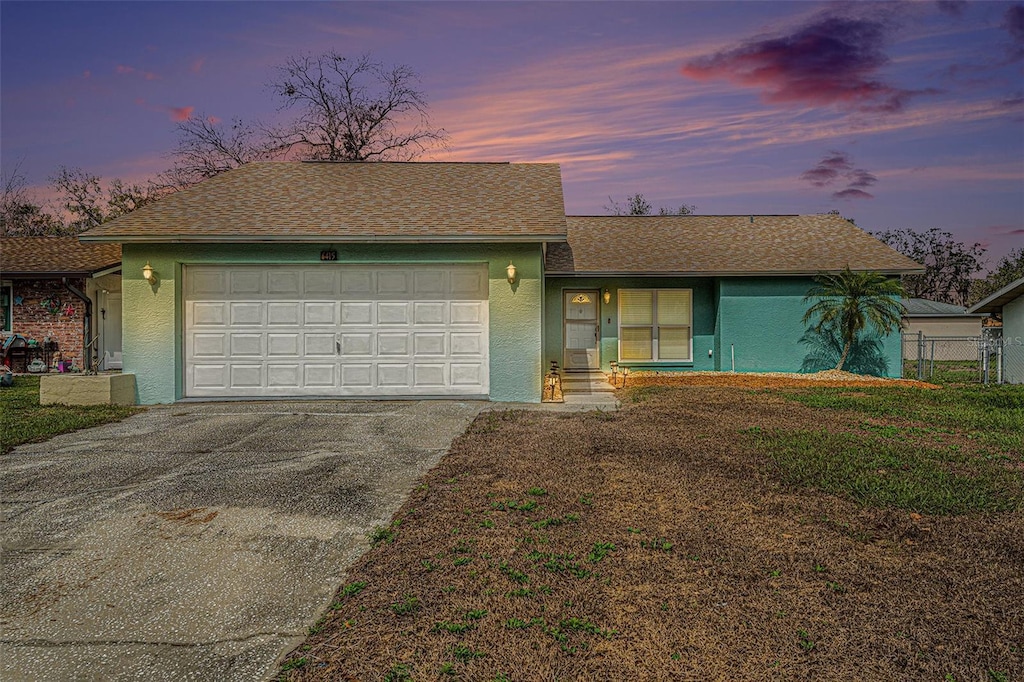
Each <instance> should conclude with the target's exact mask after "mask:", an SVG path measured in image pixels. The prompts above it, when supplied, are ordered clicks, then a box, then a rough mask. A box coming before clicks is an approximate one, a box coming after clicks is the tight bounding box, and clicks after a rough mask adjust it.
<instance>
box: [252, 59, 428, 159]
mask: <svg viewBox="0 0 1024 682" xmlns="http://www.w3.org/2000/svg"><path fill="white" fill-rule="evenodd" d="M418 83H419V76H418V75H417V74H416V72H415V71H413V70H412V69H411V68H410V67H408V66H393V67H388V66H385V65H383V64H381V63H379V62H376V61H373V60H372V59H371V57H370V55H368V54H367V55H362V56H360V57H356V58H354V59H350V58H348V57H344V56H342V55H340V54H338V53H337V52H335V51H330V52H327V53H325V54H320V55H311V56H301V57H292V58H290V59H288V60H287V61H286V62H285V63H284V65H283V66H281V67H280V68H279V69H278V77H277V79H276V80H274V81H273V82H271V83H270V84H269V87H270V89H271V90H272V91H273V92H274V94H275V95H277V96H278V97H279V98H281V99H282V100H283V104H282V105H281V108H282V109H285V110H296V111H297V112H298V116H297V117H296V118H295V119H294V120H293V121H291V122H289V123H286V124H284V125H282V126H281V127H280V128H278V129H276V130H272V131H268V132H269V133H270V137H271V139H272V140H273V141H274V142H275V143H276V144H275V146H276V147H278V148H282V149H288V150H289V151H291V152H293V153H295V154H297V155H298V156H300V157H301V158H309V159H320V160H329V161H389V160H390V161H407V160H410V159H413V158H415V157H417V156H418V155H419V154H421V153H423V152H424V151H426V150H427V149H428V148H430V147H434V146H437V145H442V146H443V145H444V144H445V142H446V141H447V139H448V136H447V133H445V131H444V130H443V129H439V128H432V127H431V126H430V119H429V116H428V114H427V102H426V98H425V97H424V95H423V93H422V92H421V91H420V90H418V89H417V85H418Z"/></svg>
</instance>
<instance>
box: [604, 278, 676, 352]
mask: <svg viewBox="0 0 1024 682" xmlns="http://www.w3.org/2000/svg"><path fill="white" fill-rule="evenodd" d="M692 301H693V291H692V290H691V289H620V290H619V360H620V361H621V362H669V361H677V362H678V361H690V360H692V359H693V336H692V334H691V327H692V325H693V306H692Z"/></svg>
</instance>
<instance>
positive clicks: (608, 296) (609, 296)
mask: <svg viewBox="0 0 1024 682" xmlns="http://www.w3.org/2000/svg"><path fill="white" fill-rule="evenodd" d="M601 298H603V299H604V304H605V305H608V304H609V303H611V302H612V292H610V291H608V289H607V288H606V289H605V290H604V294H602V295H601Z"/></svg>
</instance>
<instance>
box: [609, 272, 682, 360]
mask: <svg viewBox="0 0 1024 682" xmlns="http://www.w3.org/2000/svg"><path fill="white" fill-rule="evenodd" d="M623 292H650V293H651V315H650V319H651V323H650V324H623V323H622V299H623V296H622V293H623ZM661 292H672V293H678V292H686V293H687V295H688V297H689V305H688V308H689V311H688V312H689V317H688V319H687V321H686V324H660V322H659V320H658V294H659V293H661ZM616 298H617V299H618V302H617V303H618V305H617V313H618V319H617V320H616V322H617V326H618V361H619V363H635V364H662V365H665V364H673V363H675V364H678V363H692V362H693V289H691V288H687V287H679V288H661V289H653V288H628V289H626V288H622V289H619V290H618V296H617V297H616ZM662 328H664V329H685V330H687V336H688V337H689V342H690V347H689V353H688V356H687V357H686V358H661V357H659V356H660V354H661V344H660V340H661V329H662ZM623 329H650V330H651V357H650V358H648V359H628V360H627V359H623V357H622V330H623Z"/></svg>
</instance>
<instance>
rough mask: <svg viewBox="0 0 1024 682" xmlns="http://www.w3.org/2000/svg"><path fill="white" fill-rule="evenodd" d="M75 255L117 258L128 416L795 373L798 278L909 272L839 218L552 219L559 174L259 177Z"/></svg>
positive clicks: (357, 170) (150, 210) (404, 168)
mask: <svg viewBox="0 0 1024 682" xmlns="http://www.w3.org/2000/svg"><path fill="white" fill-rule="evenodd" d="M82 239H83V241H87V242H90V243H93V242H115V243H121V244H122V245H123V255H124V260H123V263H124V274H125V277H124V368H125V371H131V372H134V373H135V374H136V375H137V377H136V381H137V386H138V391H139V400H140V402H142V403H165V402H171V401H174V400H178V399H182V398H217V397H269V396H396V397H397V396H461V397H467V398H477V397H478V398H489V399H490V400H494V401H527V402H537V401H539V400H540V397H541V383H542V375H543V373H544V372H545V371H546V370H547V366H548V362H549V361H551V360H557V361H558V362H559V363H560V364H561V365H562V366H563V367H566V368H569V369H586V368H602V369H607V368H608V367H609V363H610V362H612V361H615V362H618V363H619V364H620V365H623V366H630V367H634V368H646V369H663V370H690V369H696V370H701V369H705V370H728V369H731V368H732V366H733V358H735V368H736V370H737V371H757V370H787V371H798V370H799V369H800V367H801V362H802V360H803V358H804V356H805V354H806V350H805V349H804V348H802V347H801V345H800V344H799V343H798V342H799V340H800V338H801V336H802V335H803V334H804V331H805V329H804V325H802V324H801V317H802V316H803V313H804V311H805V310H806V308H807V304H805V303H804V302H803V301H802V299H803V297H804V295H805V294H806V293H807V290H808V289H809V287H810V286H811V284H812V280H811V278H812V277H813V275H814V274H816V273H817V272H819V271H822V270H839V269H842V268H844V267H846V266H847V265H849V266H850V267H851V268H853V269H857V270H877V271H881V272H884V273H887V274H891V275H893V276H897V275H900V274H903V273H909V272H920V271H921V270H922V269H921V268H920V266H918V265H917V264H916V263H914V262H913V261H911V260H909V259H907V258H905V257H904V256H902V255H900V254H898V253H896V252H895V251H893V250H892V249H890V248H889V247H887V246H885V245H884V244H882V243H881V242H879V241H877V240H876V239H874V238H872V237H871V236H869V235H868V234H866V233H865V232H863V231H862V230H860V229H859V228H857V227H856V226H854V225H852V224H851V223H849V222H848V221H846V220H843V219H842V218H839V217H837V216H827V215H816V216H676V217H612V216H608V217H568V218H567V217H566V216H565V209H564V203H563V198H562V183H561V175H560V171H559V168H558V166H557V165H555V164H507V163H327V162H305V163H255V164H249V165H246V166H243V167H241V168H239V169H237V170H233V171H230V172H227V173H224V174H221V175H219V176H216V177H214V178H211V179H209V180H207V181H205V182H202V183H200V184H199V185H197V186H195V187H192V188H190V189H187V190H184V191H181V192H177V193H175V194H172V195H170V196H168V197H166V198H164V199H162V200H161V201H159V202H156V203H154V204H151V205H149V206H145V207H143V208H141V209H139V210H137V211H135V212H133V213H131V214H128V215H127V216H124V217H122V218H119V219H117V220H114V221H111V222H109V223H106V224H104V225H101V226H99V227H96V228H93V229H92V230H90V231H89V232H87V233H85V234H83V235H82ZM146 265H148V266H149V267H150V269H151V271H152V278H151V279H152V282H150V281H147V279H145V278H144V276H143V269H144V266H146ZM147 272H149V271H147ZM899 346H900V344H899V335H898V334H896V335H893V336H891V337H890V338H888V339H885V340H884V344H883V348H884V354H885V361H886V362H885V364H886V365H887V367H888V374H889V375H891V376H899V374H900V368H901V366H900V351H899Z"/></svg>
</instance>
